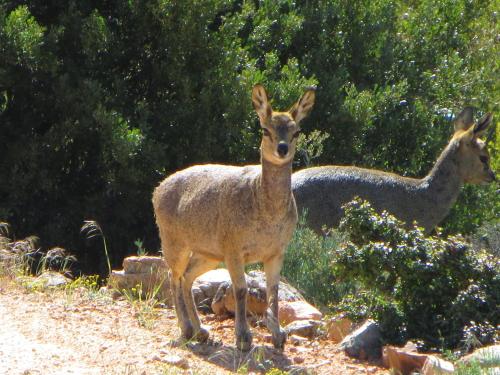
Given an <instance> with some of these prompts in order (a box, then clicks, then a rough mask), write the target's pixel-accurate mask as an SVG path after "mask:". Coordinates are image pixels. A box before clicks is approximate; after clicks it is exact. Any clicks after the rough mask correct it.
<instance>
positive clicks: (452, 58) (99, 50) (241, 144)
mask: <svg viewBox="0 0 500 375" xmlns="http://www.w3.org/2000/svg"><path fill="white" fill-rule="evenodd" d="M496 4H498V3H496ZM498 17H499V16H498V9H495V1H493V0H492V1H489V0H421V1H411V0H406V1H405V0H359V1H347V0H331V1H326V0H325V1H306V0H302V1H300V0H297V1H291V0H289V1H287V0H280V1H240V0H238V1H235V0H231V1H228V0H204V1H192V0H183V1H168V0H153V1H133V0H129V1H90V0H78V1H76V0H70V1H39V0H34V1H5V0H0V152H1V157H0V221H7V222H9V223H10V224H11V225H12V227H13V228H12V229H13V230H12V231H13V233H15V234H16V235H17V236H18V237H24V236H26V235H31V234H35V235H37V236H39V237H40V238H41V239H42V241H43V243H42V245H43V246H44V247H49V246H54V245H59V246H63V247H65V248H67V249H68V250H69V251H70V252H72V253H73V254H75V255H76V256H77V257H78V259H79V260H80V262H81V264H82V267H83V269H84V270H85V271H87V272H100V273H104V272H105V270H106V261H105V258H104V253H103V251H102V246H101V244H100V242H98V241H95V240H94V241H87V240H85V239H84V237H83V236H82V235H81V233H80V227H81V226H82V224H83V221H84V220H85V219H94V220H97V221H98V222H99V223H100V225H101V227H102V230H103V232H104V234H105V236H106V239H107V243H108V247H109V251H110V255H111V260H112V263H113V264H114V265H115V266H116V265H118V264H120V263H121V261H122V259H123V257H124V256H126V255H129V254H131V253H134V252H135V251H136V246H135V245H134V241H136V240H137V239H139V240H141V241H142V242H143V244H144V246H145V247H146V248H147V249H150V250H151V251H155V250H157V249H158V238H157V231H156V228H155V225H154V219H153V212H152V207H151V203H150V197H151V194H152V191H153V189H154V187H155V186H156V185H157V184H158V183H159V181H160V180H162V179H163V178H164V177H165V176H166V175H168V174H169V173H172V172H173V171H175V170H178V169H181V168H184V167H186V166H189V165H192V164H196V163H204V162H218V163H231V164H244V163H255V162H258V147H259V138H260V134H259V126H258V124H257V119H256V116H255V114H254V113H253V111H252V109H251V103H250V90H251V87H252V86H253V85H254V84H255V83H257V82H260V83H263V84H264V85H265V86H266V87H267V88H268V91H269V93H270V94H271V95H272V98H273V103H274V105H275V107H277V108H283V106H286V105H290V104H291V103H292V102H293V101H294V100H296V99H297V98H298V97H299V95H300V94H301V93H302V91H303V88H304V87H305V86H307V85H311V84H315V85H317V88H318V90H317V102H316V106H315V108H314V110H313V113H312V115H311V117H310V118H309V119H308V120H307V121H305V123H304V125H303V128H304V130H305V133H306V134H308V138H306V139H302V145H303V147H304V150H303V152H302V153H301V155H303V157H299V158H298V159H299V162H298V163H297V167H301V166H304V164H305V162H306V161H309V162H310V160H309V159H310V157H311V156H317V157H316V158H315V159H313V163H315V164H327V163H328V164H348V165H351V164H355V165H360V166H366V167H374V168H379V169H384V170H388V171H395V172H397V173H400V174H403V175H407V176H418V177H421V176H424V175H425V174H426V173H427V172H428V171H429V170H430V168H431V166H432V163H433V161H434V160H435V159H436V157H437V156H438V154H439V152H440V150H442V148H443V147H444V145H445V144H446V143H447V141H448V139H449V138H450V136H451V133H452V123H451V119H452V115H453V114H456V113H457V112H458V111H459V110H460V109H461V108H462V107H463V106H464V105H473V106H476V107H477V108H478V115H481V114H482V113H484V112H487V111H492V112H496V113H498V98H499V91H498V73H499V70H498V67H499V64H500V59H498V56H499V55H498V44H499V39H498V35H497V33H498V27H497V22H498ZM313 130H319V131H320V132H321V133H311V132H312V131H313ZM327 134H328V135H329V137H326V135H327ZM321 145H322V146H323V150H322V153H321V155H319V152H318V153H317V155H309V157H306V156H304V155H305V153H306V152H307V150H309V151H311V149H312V150H317V149H318V147H319V146H321ZM308 147H309V148H308ZM490 150H491V152H492V154H493V168H494V169H496V170H497V171H498V165H499V157H498V153H497V152H498V130H497V131H496V135H494V136H493V141H492V142H491V143H490ZM299 156H300V155H299ZM464 190H465V191H464V192H463V193H462V195H461V197H460V199H459V202H458V203H457V205H456V206H455V207H454V209H453V211H452V212H451V214H450V215H449V217H448V219H447V220H446V222H445V223H443V225H444V230H445V231H446V232H449V233H458V232H460V233H463V234H468V233H472V232H475V231H476V230H477V229H478V228H480V227H481V226H482V225H484V224H485V223H490V224H491V222H492V221H493V220H494V219H495V217H496V216H498V213H499V212H500V210H499V208H500V200H499V196H498V193H497V187H496V186H494V185H490V186H488V187H484V186H481V187H477V186H474V187H471V186H469V187H466V188H465V189H464ZM497 219H498V218H497Z"/></svg>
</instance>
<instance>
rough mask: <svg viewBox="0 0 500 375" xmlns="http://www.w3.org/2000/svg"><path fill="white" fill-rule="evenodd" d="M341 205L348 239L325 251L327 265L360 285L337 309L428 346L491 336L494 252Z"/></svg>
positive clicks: (498, 289)
mask: <svg viewBox="0 0 500 375" xmlns="http://www.w3.org/2000/svg"><path fill="white" fill-rule="evenodd" d="M345 211H346V216H345V218H344V219H343V220H342V222H341V225H340V230H341V231H342V232H344V234H345V235H347V236H348V237H349V239H350V241H348V242H346V243H345V244H343V245H342V246H341V247H340V248H339V249H338V250H337V251H336V255H335V256H334V257H333V258H332V259H334V262H333V265H334V270H335V274H336V276H337V277H338V278H339V279H340V280H342V279H351V280H356V281H357V282H359V283H360V285H361V288H360V290H358V291H357V292H356V293H355V294H352V295H347V296H345V297H344V300H343V303H342V304H340V308H341V309H346V310H348V311H351V313H352V314H353V315H354V316H357V317H366V316H367V315H370V316H372V317H374V318H376V319H377V320H378V322H379V323H380V325H381V327H382V330H383V333H384V335H385V338H386V339H387V340H389V341H393V342H394V341H396V342H405V341H406V340H407V339H413V340H419V341H421V342H422V343H423V344H424V345H425V347H427V349H429V348H434V349H443V348H455V347H457V346H458V345H459V344H464V342H466V341H467V340H468V338H469V337H470V336H473V337H474V338H475V339H477V340H479V342H481V343H482V344H487V343H492V342H494V341H495V339H498V331H497V327H498V324H500V312H499V311H498V306H499V304H500V259H499V258H498V255H496V256H495V255H494V254H492V253H491V252H488V251H486V250H481V249H476V248H474V247H473V246H472V245H471V244H470V243H468V242H466V241H465V240H463V239H462V238H460V237H453V236H451V237H448V238H443V237H441V236H431V237H425V236H424V235H423V233H422V231H421V230H420V229H419V228H415V229H412V230H408V231H407V230H405V229H404V226H403V223H401V222H399V221H398V220H397V219H395V218H394V217H393V216H391V215H388V214H387V213H383V214H382V215H378V214H376V213H375V212H374V210H373V209H372V208H371V207H370V204H369V203H367V202H362V201H361V200H354V201H353V202H351V203H349V204H347V205H346V206H345Z"/></svg>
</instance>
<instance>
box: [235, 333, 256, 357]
mask: <svg viewBox="0 0 500 375" xmlns="http://www.w3.org/2000/svg"><path fill="white" fill-rule="evenodd" d="M236 347H237V348H238V349H239V350H241V351H242V352H248V351H249V350H250V349H251V348H252V334H251V333H250V331H246V332H243V333H240V334H236Z"/></svg>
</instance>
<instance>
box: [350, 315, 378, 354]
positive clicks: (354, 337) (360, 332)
mask: <svg viewBox="0 0 500 375" xmlns="http://www.w3.org/2000/svg"><path fill="white" fill-rule="evenodd" d="M340 347H341V348H342V349H343V350H344V351H345V353H346V354H347V355H348V356H350V357H354V358H359V359H370V360H371V359H378V358H380V357H381V356H382V337H381V334H380V328H379V326H378V324H377V323H375V322H374V321H373V320H367V321H366V322H365V323H363V325H362V326H361V327H359V328H358V329H356V330H355V331H354V332H352V333H351V334H349V335H348V336H346V337H345V338H344V340H342V342H341V343H340Z"/></svg>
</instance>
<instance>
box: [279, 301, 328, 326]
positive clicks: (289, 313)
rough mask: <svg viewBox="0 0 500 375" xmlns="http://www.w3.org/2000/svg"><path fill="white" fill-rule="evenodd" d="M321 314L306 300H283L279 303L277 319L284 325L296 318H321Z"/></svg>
mask: <svg viewBox="0 0 500 375" xmlns="http://www.w3.org/2000/svg"><path fill="white" fill-rule="evenodd" d="M322 317H323V314H322V313H321V312H320V311H319V310H318V309H317V308H315V307H314V306H312V305H311V304H309V303H307V302H306V301H284V302H281V303H280V304H279V320H280V322H281V324H283V325H286V324H290V323H291V322H295V321H296V320H321V318H322Z"/></svg>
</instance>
